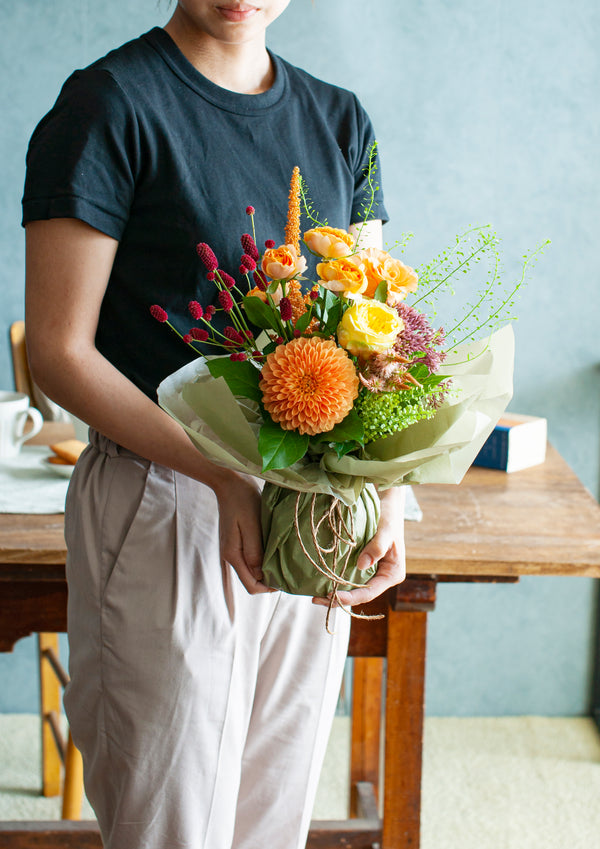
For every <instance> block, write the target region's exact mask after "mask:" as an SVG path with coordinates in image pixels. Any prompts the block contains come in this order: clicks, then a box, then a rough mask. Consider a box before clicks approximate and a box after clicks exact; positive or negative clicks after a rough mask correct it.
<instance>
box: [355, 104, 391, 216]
mask: <svg viewBox="0 0 600 849" xmlns="http://www.w3.org/2000/svg"><path fill="white" fill-rule="evenodd" d="M355 103H356V113H357V124H356V128H357V145H356V151H357V157H356V162H355V166H354V199H353V203H352V219H351V222H352V224H357V223H358V222H359V221H363V220H365V216H366V220H371V219H374V218H380V219H381V220H382V221H383V222H384V223H385V222H386V221H389V216H388V213H387V210H386V208H385V204H384V200H383V189H382V188H381V166H380V162H379V154H378V152H377V147H375V149H374V151H373V145H374V144H375V131H374V129H373V125H372V123H371V119H370V118H369V116H368V115H367V113H366V112H365V110H364V109H363V107H362V106H361V104H360V102H359V101H358V99H357V98H356V97H355ZM372 153H373V156H374V167H373V168H372V169H371V181H372V183H373V188H374V195H373V199H372V203H371V188H370V187H369V178H368V170H369V157H370V156H371V154H372Z"/></svg>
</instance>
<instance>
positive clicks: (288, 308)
mask: <svg viewBox="0 0 600 849" xmlns="http://www.w3.org/2000/svg"><path fill="white" fill-rule="evenodd" d="M279 312H280V313H281V320H282V321H291V319H292V315H293V314H294V313H293V310H292V303H291V301H290V299H289V298H282V299H281V300H280V301H279Z"/></svg>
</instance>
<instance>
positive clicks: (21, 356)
mask: <svg viewBox="0 0 600 849" xmlns="http://www.w3.org/2000/svg"><path fill="white" fill-rule="evenodd" d="M10 348H11V352H12V365H13V375H14V378H15V389H16V391H17V392H24V393H25V395H28V396H29V400H30V401H31V403H32V404H34V399H33V381H32V380H31V372H30V371H29V361H28V360H27V346H26V344H25V322H24V321H14V322H13V323H12V324H11V326H10Z"/></svg>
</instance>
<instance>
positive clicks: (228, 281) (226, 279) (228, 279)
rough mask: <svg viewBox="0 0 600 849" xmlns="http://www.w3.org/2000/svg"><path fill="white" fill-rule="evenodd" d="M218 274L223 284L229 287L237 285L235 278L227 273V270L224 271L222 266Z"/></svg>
mask: <svg viewBox="0 0 600 849" xmlns="http://www.w3.org/2000/svg"><path fill="white" fill-rule="evenodd" d="M217 273H218V275H219V277H220V278H221V280H222V282H223V285H225V286H227V288H228V289H233V287H234V286H235V280H234V279H233V277H232V276H231V274H227V272H226V271H223V269H222V268H219V270H218V272H217Z"/></svg>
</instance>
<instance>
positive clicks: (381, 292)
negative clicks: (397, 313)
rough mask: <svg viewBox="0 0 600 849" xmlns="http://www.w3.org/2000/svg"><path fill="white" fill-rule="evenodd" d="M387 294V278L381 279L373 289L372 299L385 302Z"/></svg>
mask: <svg viewBox="0 0 600 849" xmlns="http://www.w3.org/2000/svg"><path fill="white" fill-rule="evenodd" d="M387 296H388V284H387V280H382V281H381V283H380V284H379V286H378V287H377V288H376V289H375V294H374V295H373V300H375V301H379V302H380V303H381V304H385V303H386V302H387Z"/></svg>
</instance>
